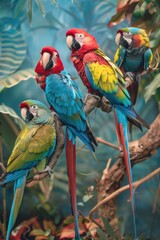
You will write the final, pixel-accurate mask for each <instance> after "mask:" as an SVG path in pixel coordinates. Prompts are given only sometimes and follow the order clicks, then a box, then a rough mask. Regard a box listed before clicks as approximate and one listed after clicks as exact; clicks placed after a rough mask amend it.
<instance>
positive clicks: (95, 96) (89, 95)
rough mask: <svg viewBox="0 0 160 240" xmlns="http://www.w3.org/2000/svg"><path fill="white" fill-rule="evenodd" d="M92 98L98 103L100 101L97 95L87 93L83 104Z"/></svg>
mask: <svg viewBox="0 0 160 240" xmlns="http://www.w3.org/2000/svg"><path fill="white" fill-rule="evenodd" d="M93 97H94V98H96V99H97V100H98V101H100V100H101V97H99V96H98V95H95V94H91V93H87V94H86V96H85V98H84V103H85V102H87V100H88V99H90V98H93Z"/></svg>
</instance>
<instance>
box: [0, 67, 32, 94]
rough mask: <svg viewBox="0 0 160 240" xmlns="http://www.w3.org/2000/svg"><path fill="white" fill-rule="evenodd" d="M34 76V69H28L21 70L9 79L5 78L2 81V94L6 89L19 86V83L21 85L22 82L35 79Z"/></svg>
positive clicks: (0, 84)
mask: <svg viewBox="0 0 160 240" xmlns="http://www.w3.org/2000/svg"><path fill="white" fill-rule="evenodd" d="M34 76H35V73H34V71H33V69H31V68H28V69H25V70H20V71H18V72H15V73H13V74H11V75H9V76H7V77H4V78H2V80H1V81H0V92H1V91H2V90H3V89H4V88H10V87H13V86H15V85H17V84H18V83H20V82H21V81H25V80H28V79H30V78H34Z"/></svg>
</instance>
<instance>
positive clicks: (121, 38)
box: [119, 36, 129, 48]
mask: <svg viewBox="0 0 160 240" xmlns="http://www.w3.org/2000/svg"><path fill="white" fill-rule="evenodd" d="M119 44H120V45H122V46H123V47H124V48H128V47H129V44H128V42H127V41H126V40H125V39H124V38H123V36H121V37H120V41H119Z"/></svg>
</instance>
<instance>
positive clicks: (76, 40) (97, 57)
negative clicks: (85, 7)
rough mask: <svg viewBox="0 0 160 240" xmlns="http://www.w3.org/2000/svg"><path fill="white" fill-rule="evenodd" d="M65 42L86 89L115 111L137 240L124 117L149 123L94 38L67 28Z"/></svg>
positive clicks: (139, 122) (141, 122)
mask: <svg viewBox="0 0 160 240" xmlns="http://www.w3.org/2000/svg"><path fill="white" fill-rule="evenodd" d="M66 41H67V45H68V47H69V49H70V50H71V60H72V62H73V64H74V66H75V68H76V69H77V71H78V73H79V76H80V77H81V79H82V81H83V83H84V85H85V86H86V87H87V88H88V91H89V92H90V93H93V94H95V93H96V94H98V95H99V96H105V97H106V98H107V99H108V100H109V101H110V103H111V104H112V105H113V107H114V109H115V111H114V115H115V124H116V133H117V136H118V140H119V143H120V145H121V146H122V148H123V153H124V160H125V165H126V169H127V175H128V180H129V185H130V194H131V203H132V213H133V222H134V238H135V239H136V222H135V200H134V193H133V186H132V182H133V180H132V171H131V164H130V155H129V148H128V136H127V135H128V134H127V119H128V120H129V121H131V122H132V123H134V124H135V125H136V126H137V127H139V128H140V129H141V124H142V125H144V126H145V127H148V125H147V124H146V123H145V122H144V121H143V120H142V119H141V118H140V117H139V116H138V115H137V113H136V112H135V110H134V109H133V108H132V106H131V100H130V95H129V93H128V91H127V89H126V87H125V80H124V76H123V74H122V72H121V70H120V69H119V68H118V67H117V66H116V65H115V64H114V63H113V62H112V61H111V60H110V59H109V58H108V57H107V56H105V54H104V53H103V51H102V50H101V49H100V48H99V45H98V43H97V41H96V39H95V38H94V37H93V36H92V35H90V34H89V33H88V32H86V31H85V30H83V29H77V28H73V29H70V30H68V31H67V33H66Z"/></svg>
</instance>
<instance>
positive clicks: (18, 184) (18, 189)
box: [6, 174, 27, 240]
mask: <svg viewBox="0 0 160 240" xmlns="http://www.w3.org/2000/svg"><path fill="white" fill-rule="evenodd" d="M26 177H27V174H26V175H24V176H22V177H20V178H19V179H17V180H15V183H14V198H13V202H12V207H11V212H10V216H9V223H8V229H7V236H6V240H9V237H10V233H11V231H12V228H13V226H14V224H15V222H16V219H17V215H18V212H19V208H20V205H21V202H22V197H23V193H24V189H25V184H26Z"/></svg>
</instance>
